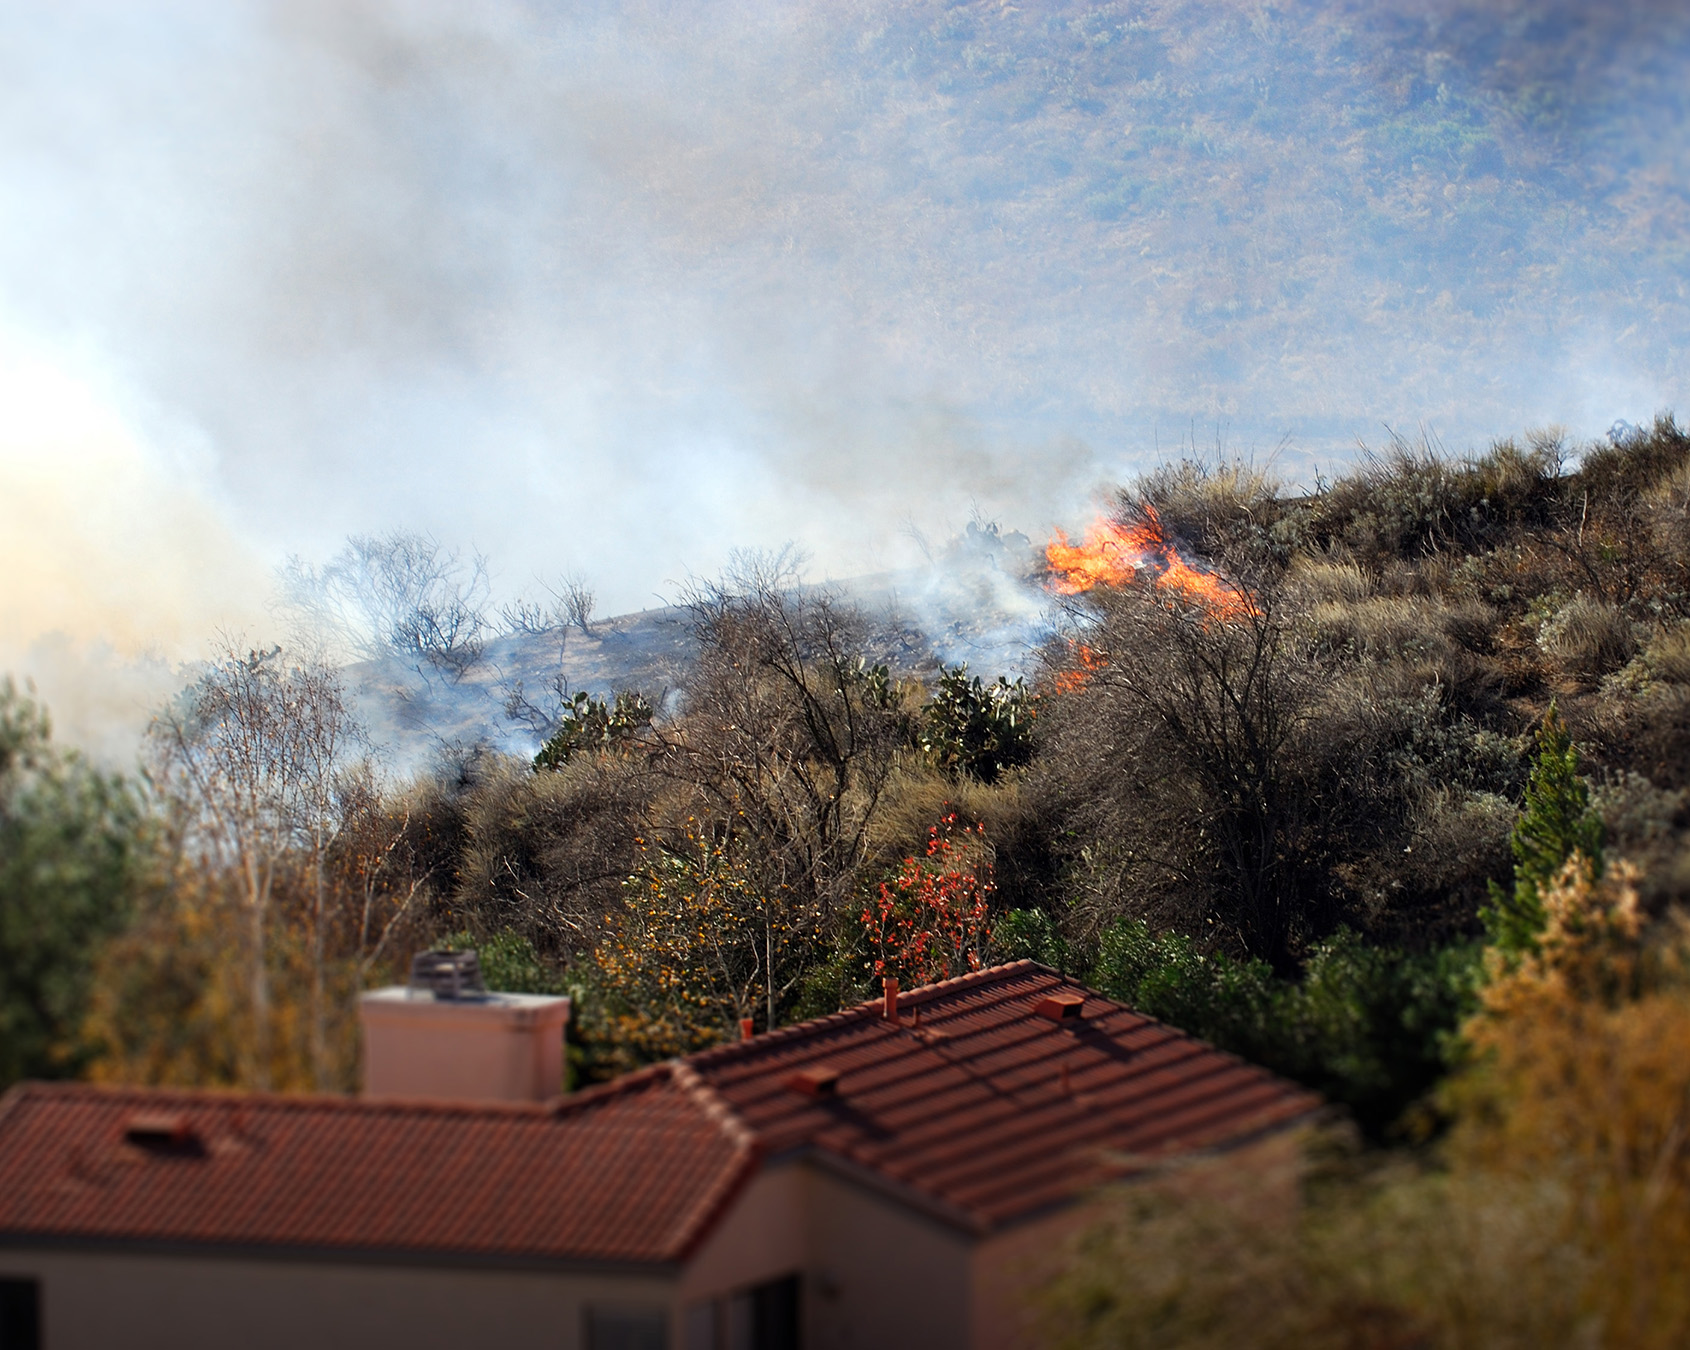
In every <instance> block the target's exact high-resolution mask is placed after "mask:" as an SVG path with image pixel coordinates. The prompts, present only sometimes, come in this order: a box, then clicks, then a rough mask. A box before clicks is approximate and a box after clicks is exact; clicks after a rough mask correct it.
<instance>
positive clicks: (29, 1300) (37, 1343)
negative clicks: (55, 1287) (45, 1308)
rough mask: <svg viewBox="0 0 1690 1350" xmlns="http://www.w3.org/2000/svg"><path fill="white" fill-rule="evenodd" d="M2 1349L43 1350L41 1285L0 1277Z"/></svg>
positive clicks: (0, 1343)
mask: <svg viewBox="0 0 1690 1350" xmlns="http://www.w3.org/2000/svg"><path fill="white" fill-rule="evenodd" d="M0 1350H41V1283H40V1281H39V1280H19V1279H13V1278H9V1277H7V1276H4V1275H0Z"/></svg>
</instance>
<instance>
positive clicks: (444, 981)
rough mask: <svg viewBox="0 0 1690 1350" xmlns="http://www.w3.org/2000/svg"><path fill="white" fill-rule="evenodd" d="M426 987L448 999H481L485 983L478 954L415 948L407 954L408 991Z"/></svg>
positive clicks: (417, 990)
mask: <svg viewBox="0 0 1690 1350" xmlns="http://www.w3.org/2000/svg"><path fill="white" fill-rule="evenodd" d="M423 991H426V992H428V993H431V994H433V995H434V996H435V998H437V999H445V1000H446V1001H448V1002H471V1003H474V1002H481V1001H483V1000H485V999H486V997H487V985H486V983H485V982H484V981H483V980H482V978H481V958H480V957H479V956H477V955H476V954H475V953H474V952H473V951H468V952H418V953H417V954H416V955H415V956H413V957H412V958H411V992H412V993H413V994H415V993H419V992H423Z"/></svg>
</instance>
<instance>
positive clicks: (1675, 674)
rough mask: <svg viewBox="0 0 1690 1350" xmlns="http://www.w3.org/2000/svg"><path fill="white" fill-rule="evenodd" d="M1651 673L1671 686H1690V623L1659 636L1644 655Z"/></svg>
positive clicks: (1678, 625) (1679, 625) (1672, 628)
mask: <svg viewBox="0 0 1690 1350" xmlns="http://www.w3.org/2000/svg"><path fill="white" fill-rule="evenodd" d="M1643 660H1644V662H1645V664H1646V665H1647V666H1648V669H1649V673H1650V674H1651V675H1653V676H1654V677H1655V678H1656V679H1657V680H1665V681H1666V682H1667V683H1669V684H1686V685H1690V623H1680V624H1676V625H1674V626H1673V627H1671V628H1668V629H1666V630H1664V631H1663V632H1661V633H1660V634H1658V635H1657V636H1656V638H1655V639H1654V641H1652V642H1651V643H1650V644H1649V646H1648V647H1647V649H1646V650H1645V651H1644V653H1643Z"/></svg>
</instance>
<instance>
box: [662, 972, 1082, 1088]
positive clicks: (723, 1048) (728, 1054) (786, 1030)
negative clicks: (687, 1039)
mask: <svg viewBox="0 0 1690 1350" xmlns="http://www.w3.org/2000/svg"><path fill="white" fill-rule="evenodd" d="M1022 970H1042V971H1045V972H1047V973H1048V974H1051V975H1055V976H1056V977H1057V978H1058V979H1060V980H1068V976H1066V975H1063V974H1062V973H1061V972H1060V971H1058V970H1054V969H1052V968H1051V967H1050V966H1047V965H1042V964H1041V963H1039V962H1037V961H1032V960H1028V959H1026V958H1023V959H1021V960H1019V961H1004V962H1002V963H1000V964H998V965H995V966H982V967H981V968H980V969H979V970H970V971H967V972H965V973H964V974H962V975H953V976H952V977H951V978H950V979H948V980H935V981H934V982H933V983H932V984H918V985H916V986H914V987H913V988H911V989H904V990H900V991H899V994H898V1002H899V1003H900V1004H903V1003H904V1002H905V1001H906V1000H908V999H913V998H915V997H916V996H918V995H919V996H920V998H921V1001H922V1002H924V1003H925V1002H927V1001H929V1000H930V999H931V998H932V997H933V996H934V995H935V994H938V993H948V992H951V991H953V990H957V989H967V988H970V987H972V986H974V985H979V984H987V983H990V982H991V981H992V980H997V979H1002V978H1003V977H1004V976H1006V975H1008V974H1009V973H1011V972H1012V971H1022ZM1069 983H1077V981H1072V980H1069ZM880 1007H881V1000H880V999H878V998H871V999H867V1000H865V1001H864V1002H862V1003H856V1004H853V1005H852V1006H851V1007H849V1008H841V1009H840V1010H839V1011H838V1012H833V1013H828V1014H827V1015H826V1016H823V1017H811V1018H807V1019H806V1020H804V1021H802V1022H789V1023H788V1024H787V1025H786V1026H784V1027H775V1028H773V1029H772V1030H769V1031H765V1032H764V1033H763V1034H762V1035H760V1036H754V1037H752V1038H751V1039H750V1040H748V1041H728V1042H726V1043H725V1044H722V1045H712V1046H710V1047H709V1048H708V1049H705V1050H695V1051H693V1053H692V1054H690V1055H686V1056H684V1057H683V1058H682V1059H681V1060H680V1062H681V1063H683V1064H689V1065H690V1064H715V1063H718V1062H720V1061H721V1060H724V1059H733V1058H736V1057H737V1056H739V1055H741V1054H749V1053H751V1052H752V1051H753V1050H756V1049H760V1048H761V1047H763V1046H766V1045H771V1044H778V1043H779V1042H781V1041H784V1040H792V1039H794V1038H795V1037H798V1036H808V1035H810V1034H811V1033H813V1032H815V1031H819V1030H820V1029H822V1028H823V1027H828V1026H843V1025H845V1024H846V1023H847V1022H854V1021H857V1020H860V1019H861V1018H863V1017H865V1016H866V1017H878V1016H879V1015H880V1013H879V1009H880Z"/></svg>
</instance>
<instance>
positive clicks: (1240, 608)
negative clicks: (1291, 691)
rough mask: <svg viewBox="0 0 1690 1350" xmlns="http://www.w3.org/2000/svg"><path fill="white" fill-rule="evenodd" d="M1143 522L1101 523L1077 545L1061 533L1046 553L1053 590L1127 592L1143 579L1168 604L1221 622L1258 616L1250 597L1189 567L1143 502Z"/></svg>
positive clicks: (1101, 520)
mask: <svg viewBox="0 0 1690 1350" xmlns="http://www.w3.org/2000/svg"><path fill="white" fill-rule="evenodd" d="M1139 512H1140V514H1141V517H1142V518H1141V519H1140V520H1138V521H1136V522H1133V523H1127V522H1123V521H1118V520H1110V519H1108V518H1107V517H1100V518H1099V519H1098V520H1096V521H1095V522H1093V524H1092V525H1091V527H1090V528H1089V529H1087V531H1086V534H1085V538H1084V539H1083V540H1082V541H1081V542H1080V543H1078V544H1071V543H1069V542H1068V536H1067V535H1066V534H1065V533H1064V532H1063V531H1061V530H1058V531H1057V532H1056V537H1055V538H1054V539H1052V540H1051V541H1050V543H1049V544H1048V545H1047V546H1046V548H1045V560H1046V562H1047V563H1048V564H1049V567H1050V573H1051V583H1050V584H1051V587H1052V589H1053V590H1055V591H1056V592H1057V593H1058V594H1061V595H1079V594H1081V593H1082V592H1084V591H1089V590H1091V589H1092V588H1093V587H1094V586H1126V585H1130V584H1131V583H1133V582H1135V581H1138V580H1139V579H1140V577H1141V575H1142V576H1143V577H1145V578H1146V579H1148V580H1150V582H1151V584H1152V585H1154V586H1155V587H1156V588H1157V589H1158V590H1161V591H1164V592H1167V593H1168V599H1170V600H1172V601H1175V602H1183V603H1185V604H1189V605H1194V606H1196V607H1197V608H1199V609H1202V610H1204V611H1205V612H1206V613H1208V614H1210V615H1212V616H1213V617H1215V618H1218V619H1221V620H1238V619H1244V618H1249V617H1251V616H1252V615H1254V614H1255V613H1256V606H1255V603H1254V602H1253V601H1252V600H1251V598H1250V597H1249V595H1247V594H1245V593H1244V592H1242V591H1240V590H1239V589H1238V588H1237V587H1235V586H1233V585H1231V584H1230V583H1228V582H1226V581H1223V580H1222V579H1221V578H1220V577H1217V576H1215V575H1214V574H1213V573H1211V572H1206V571H1203V570H1201V569H1199V568H1196V567H1193V566H1192V565H1191V564H1190V563H1188V562H1187V561H1186V560H1185V559H1184V558H1182V557H1181V556H1180V553H1179V549H1178V548H1177V547H1176V546H1175V544H1174V542H1173V540H1172V539H1170V538H1169V537H1168V532H1167V530H1166V529H1164V528H1163V525H1162V518H1161V517H1160V516H1158V515H1157V514H1156V508H1155V507H1153V506H1151V505H1150V503H1148V502H1145V503H1143V504H1142V505H1141V506H1140V507H1139Z"/></svg>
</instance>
